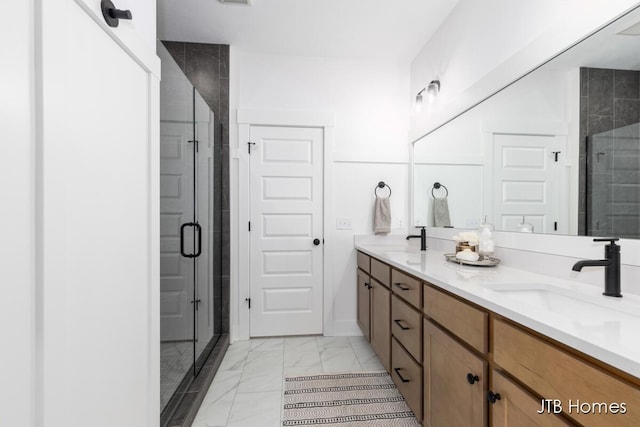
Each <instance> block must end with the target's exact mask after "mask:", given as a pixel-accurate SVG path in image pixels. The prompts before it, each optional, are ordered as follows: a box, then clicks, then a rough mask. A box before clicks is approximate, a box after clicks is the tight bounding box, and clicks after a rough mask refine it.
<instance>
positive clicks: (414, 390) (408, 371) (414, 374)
mask: <svg viewBox="0 0 640 427" xmlns="http://www.w3.org/2000/svg"><path fill="white" fill-rule="evenodd" d="M391 363H392V365H391V366H392V369H391V378H393V382H394V383H395V384H396V386H397V387H398V390H400V393H402V396H404V399H405V400H406V401H407V404H408V405H409V408H411V410H412V411H413V414H414V415H415V416H416V418H417V419H418V420H421V419H422V367H421V366H420V365H418V364H417V363H416V361H415V360H413V359H412V358H411V356H409V353H407V352H406V351H405V350H404V348H402V346H401V345H400V344H398V341H396V340H395V338H391Z"/></svg>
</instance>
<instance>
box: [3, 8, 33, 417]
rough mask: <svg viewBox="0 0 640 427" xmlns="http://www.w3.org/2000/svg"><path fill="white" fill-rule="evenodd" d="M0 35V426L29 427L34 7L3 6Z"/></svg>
mask: <svg viewBox="0 0 640 427" xmlns="http://www.w3.org/2000/svg"><path fill="white" fill-rule="evenodd" d="M3 9H4V10H3V12H4V13H5V14H6V16H10V17H11V19H8V20H7V21H6V22H5V23H4V25H2V26H0V36H1V37H2V39H3V40H10V41H11V42H10V43H6V46H5V48H4V49H3V64H4V66H3V67H1V69H0V93H2V96H0V141H2V142H1V143H0V194H1V195H2V207H3V208H2V209H0V236H2V238H1V239H0V242H1V243H0V270H1V271H2V280H0V288H1V291H2V297H1V298H0V337H2V342H3V345H2V351H0V378H1V379H2V380H1V383H0V424H2V425H8V426H25V427H27V426H29V427H30V426H33V425H34V412H35V411H34V409H35V400H34V393H35V387H34V385H35V372H34V367H35V337H34V333H35V308H36V300H35V291H34V286H35V272H34V268H35V221H34V203H35V197H34V178H35V176H34V171H35V169H34V162H35V127H34V123H35V97H34V89H35V88H34V80H33V77H34V46H33V43H34V21H33V20H34V2H33V1H32V0H24V1H18V2H8V3H7V4H4V5H3Z"/></svg>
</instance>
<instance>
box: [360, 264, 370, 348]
mask: <svg viewBox="0 0 640 427" xmlns="http://www.w3.org/2000/svg"><path fill="white" fill-rule="evenodd" d="M370 281H371V280H370V279H369V275H368V274H365V273H364V272H362V271H361V270H358V283H357V287H358V326H360V330H361V331H362V334H363V335H364V336H365V337H366V338H367V340H368V341H371V330H370V327H369V324H370V311H369V310H370V305H371V304H370V296H369V294H370V292H369V286H371V285H370V284H369V282H370Z"/></svg>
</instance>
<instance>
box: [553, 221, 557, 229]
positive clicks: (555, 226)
mask: <svg viewBox="0 0 640 427" xmlns="http://www.w3.org/2000/svg"><path fill="white" fill-rule="evenodd" d="M553 231H558V221H554V222H553Z"/></svg>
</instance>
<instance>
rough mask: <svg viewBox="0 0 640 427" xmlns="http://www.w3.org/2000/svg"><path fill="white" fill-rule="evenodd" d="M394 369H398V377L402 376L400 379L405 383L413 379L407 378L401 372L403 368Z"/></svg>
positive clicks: (396, 369)
mask: <svg viewBox="0 0 640 427" xmlns="http://www.w3.org/2000/svg"><path fill="white" fill-rule="evenodd" d="M393 370H394V371H396V375H397V376H398V378H400V380H401V381H402V382H403V383H408V382H410V381H411V380H408V379H406V378H405V377H403V376H402V374H401V373H400V371H401V370H402V368H393Z"/></svg>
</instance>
